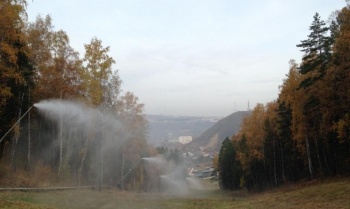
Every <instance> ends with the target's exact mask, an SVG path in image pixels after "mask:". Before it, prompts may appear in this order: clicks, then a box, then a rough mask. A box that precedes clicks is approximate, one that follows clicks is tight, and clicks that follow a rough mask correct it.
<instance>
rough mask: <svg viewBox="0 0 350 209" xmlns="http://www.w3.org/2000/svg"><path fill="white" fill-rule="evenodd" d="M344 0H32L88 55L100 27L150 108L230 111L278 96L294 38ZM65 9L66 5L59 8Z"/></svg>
mask: <svg viewBox="0 0 350 209" xmlns="http://www.w3.org/2000/svg"><path fill="white" fill-rule="evenodd" d="M343 6H345V1H344V0H322V1H319V0H308V1H303V0H296V1H279V0H271V1H259V0H253V1H249V2H248V1H224V0H220V1H194V0H190V1H187V0H186V1H185V0H180V1H163V0H154V1H141V0H135V1H112V0H104V1H82V0H76V1H59V0H51V1H50V3H48V2H47V1H45V0H35V1H33V2H30V4H29V5H28V9H27V12H28V18H29V20H30V21H34V20H35V18H36V16H37V15H38V14H40V15H42V16H45V15H47V14H50V15H51V17H52V20H53V25H55V29H56V30H58V29H63V30H64V31H66V32H67V34H68V35H69V37H70V41H71V45H72V47H73V48H75V49H77V50H78V51H79V52H80V54H81V55H82V54H83V51H84V47H83V46H84V44H87V43H89V42H90V40H91V38H92V37H94V36H96V37H97V38H99V39H101V40H102V42H103V45H104V46H110V47H111V53H110V54H111V56H113V57H114V58H115V59H116V61H117V63H116V64H115V66H114V69H118V70H119V73H120V77H121V79H122V80H123V86H122V87H123V89H126V90H128V91H132V92H134V93H135V95H137V96H138V97H139V99H140V102H141V103H144V104H145V105H146V106H145V113H146V114H163V115H194V116H227V115H229V114H231V113H232V112H234V111H236V110H246V109H247V108H248V107H247V106H248V101H249V102H250V107H251V108H252V107H254V106H255V104H256V103H258V102H259V103H266V102H269V101H272V100H274V99H275V98H277V95H278V91H279V89H278V86H279V85H281V83H282V80H283V79H284V78H285V74H286V73H287V72H288V62H289V60H290V59H295V60H297V61H298V60H301V57H302V53H301V52H300V51H299V49H298V48H297V47H296V46H295V45H296V44H299V43H300V40H303V39H305V37H307V35H308V34H309V26H310V24H311V22H312V20H313V15H314V14H315V13H316V12H318V13H319V14H320V15H321V17H322V19H324V20H327V19H328V16H329V14H331V12H332V11H334V10H336V9H339V8H342V7H343ZM62 11H64V13H62Z"/></svg>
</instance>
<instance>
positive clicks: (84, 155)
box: [78, 134, 89, 186]
mask: <svg viewBox="0 0 350 209" xmlns="http://www.w3.org/2000/svg"><path fill="white" fill-rule="evenodd" d="M88 141H89V134H88V135H87V136H86V139H85V145H84V148H83V150H84V151H83V153H82V154H83V158H82V159H81V163H80V168H79V170H78V185H79V186H81V174H82V171H83V166H84V161H85V157H86V153H87V147H88Z"/></svg>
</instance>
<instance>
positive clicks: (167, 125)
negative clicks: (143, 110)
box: [146, 115, 220, 146]
mask: <svg viewBox="0 0 350 209" xmlns="http://www.w3.org/2000/svg"><path fill="white" fill-rule="evenodd" d="M146 118H147V121H148V131H149V132H148V142H149V143H150V144H152V145H155V146H160V145H162V144H164V143H165V142H169V141H172V140H178V138H179V137H180V136H192V137H193V138H196V137H198V136H200V134H202V133H203V132H204V131H205V130H207V129H208V128H210V127H212V126H213V125H214V124H215V123H216V122H217V121H218V120H219V119H220V118H218V117H193V116H165V115H146Z"/></svg>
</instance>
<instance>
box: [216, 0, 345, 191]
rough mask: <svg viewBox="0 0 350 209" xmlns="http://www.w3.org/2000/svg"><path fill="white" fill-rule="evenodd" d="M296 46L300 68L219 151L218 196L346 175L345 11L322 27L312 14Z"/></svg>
mask: <svg viewBox="0 0 350 209" xmlns="http://www.w3.org/2000/svg"><path fill="white" fill-rule="evenodd" d="M309 30H310V34H309V35H308V37H307V38H306V39H305V40H302V41H301V43H300V44H297V45H296V46H297V47H298V48H299V49H300V50H301V51H302V52H304V55H303V58H302V60H301V63H300V64H298V63H297V62H296V61H295V60H291V61H290V63H289V64H290V67H289V72H288V74H287V75H286V78H285V79H284V80H283V84H282V85H281V86H280V87H279V90H280V91H279V95H278V98H277V99H276V100H275V101H272V102H270V103H268V104H266V105H264V104H257V105H256V106H255V108H254V109H253V110H252V111H251V112H250V113H249V115H247V117H246V118H245V119H244V121H243V122H242V126H241V129H240V131H239V132H238V133H237V134H236V135H234V136H233V137H231V138H227V139H226V140H225V141H224V142H223V144H222V147H221V150H220V153H219V156H218V159H217V164H218V165H217V167H218V171H219V173H220V185H221V188H222V189H230V190H233V189H238V188H241V187H245V188H248V189H249V190H254V191H261V190H263V189H266V188H271V187H276V186H278V185H281V184H284V183H287V182H296V181H299V180H302V179H314V178H323V177H332V176H336V175H349V174H350V108H349V104H350V6H349V5H347V6H346V7H344V8H343V9H341V10H339V11H336V12H334V13H333V14H332V15H331V17H330V23H329V24H326V23H325V22H324V21H323V20H322V19H321V17H320V15H319V14H318V13H316V14H315V15H314V17H313V21H312V23H311V25H310V28H309Z"/></svg>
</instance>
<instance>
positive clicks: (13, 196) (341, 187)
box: [0, 179, 350, 209]
mask: <svg viewBox="0 0 350 209" xmlns="http://www.w3.org/2000/svg"><path fill="white" fill-rule="evenodd" d="M0 208H9V209H14V208H27V209H32V208H42V209H48V208H52V209H53V208H55V209H63V208H72V209H74V208H76V209H80V208H81V209H82V208H84V209H85V208H86V209H89V208H106V209H108V208H127V209H158V208H159V209H160V208H162V209H175V208H176V209H179V208H181V209H197V208H198V209H206V208H218V209H234V208H272V209H273V208H287V209H288V208H349V209H350V179H334V180H327V181H322V182H321V181H314V182H308V183H304V184H298V185H290V186H284V187H282V188H278V189H274V190H271V191H268V192H264V193H259V194H248V193H246V192H242V191H240V192H223V191H220V190H217V189H216V188H206V189H203V190H200V191H194V192H192V193H191V194H188V195H186V196H182V197H179V196H167V195H164V194H161V193H152V194H150V193H129V192H122V191H117V190H104V191H102V192H99V191H92V190H71V191H55V192H1V193H0Z"/></svg>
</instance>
